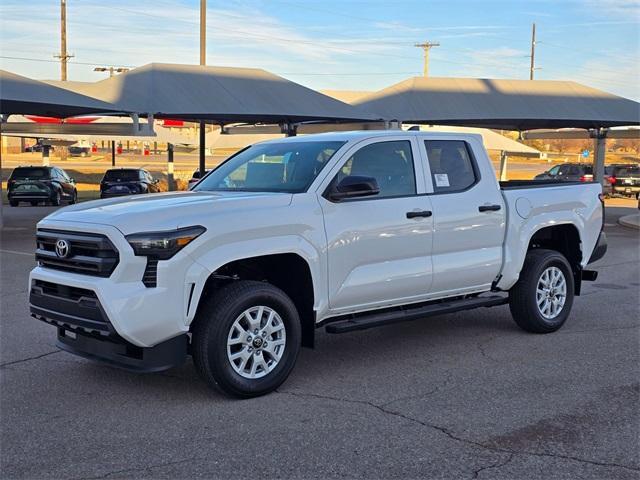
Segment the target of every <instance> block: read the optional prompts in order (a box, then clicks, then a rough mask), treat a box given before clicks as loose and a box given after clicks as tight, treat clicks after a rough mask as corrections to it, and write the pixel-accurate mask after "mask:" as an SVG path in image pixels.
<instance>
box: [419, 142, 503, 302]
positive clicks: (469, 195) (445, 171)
mask: <svg viewBox="0 0 640 480" xmlns="http://www.w3.org/2000/svg"><path fill="white" fill-rule="evenodd" d="M476 142H477V143H476V144H475V145H474V147H475V150H474V149H473V148H472V145H471V144H469V143H468V141H467V140H462V139H460V140H457V139H444V140H428V139H427V140H424V139H423V140H422V141H421V146H422V147H423V148H424V154H425V155H426V158H427V160H428V161H427V162H426V165H425V168H426V169H427V173H426V180H427V189H428V191H429V192H430V199H431V204H432V207H433V221H434V233H433V251H432V263H433V284H432V287H431V292H432V294H433V295H434V296H443V295H454V294H458V293H472V292H475V291H480V290H486V289H489V288H490V286H491V283H492V282H493V280H494V279H495V278H496V276H497V275H498V273H499V271H500V268H501V266H502V243H503V240H504V231H505V206H504V201H503V198H502V195H501V193H500V189H499V186H498V182H497V180H496V178H495V172H494V171H493V169H492V168H491V163H490V161H489V158H488V157H487V156H486V153H485V150H484V147H483V146H482V143H481V142H480V141H476ZM474 151H477V152H480V153H479V154H482V155H483V158H480V159H477V158H475V156H474V153H473V152H474ZM479 160H480V161H479Z"/></svg>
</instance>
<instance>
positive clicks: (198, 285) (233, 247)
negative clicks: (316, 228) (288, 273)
mask: <svg viewBox="0 0 640 480" xmlns="http://www.w3.org/2000/svg"><path fill="white" fill-rule="evenodd" d="M283 253H294V254H297V255H299V256H300V257H302V258H303V259H304V260H305V261H306V262H307V264H308V265H309V270H310V272H311V279H312V283H313V293H314V309H315V310H316V311H324V310H326V308H327V291H326V282H324V281H322V279H323V278H324V277H325V275H323V265H322V264H321V263H322V262H321V259H322V257H321V255H320V252H319V251H318V250H317V249H316V248H315V247H314V246H313V245H312V244H311V243H310V242H309V241H308V240H306V239H305V238H302V237H300V236H297V235H283V236H275V237H269V238H261V239H250V240H244V241H237V242H233V243H228V244H224V245H219V246H216V247H215V248H214V249H212V250H210V251H209V252H207V253H205V254H204V255H201V256H198V257H197V258H195V257H192V258H193V260H194V262H195V263H194V265H192V267H191V268H190V269H189V271H188V272H187V279H188V280H187V281H188V283H190V284H191V283H193V284H194V291H193V295H192V300H191V302H190V304H191V305H193V306H194V307H192V308H190V309H189V314H188V316H187V318H186V324H187V325H189V324H191V322H192V321H193V318H194V317H195V313H196V310H197V309H196V308H195V306H197V305H198V304H199V302H200V298H201V296H202V292H203V290H204V286H205V284H206V282H207V279H208V278H209V276H210V275H211V274H212V273H213V272H215V271H217V270H218V269H220V268H221V267H222V266H224V265H226V264H227V263H230V262H233V261H236V260H243V259H247V258H254V257H261V256H265V255H276V254H283Z"/></svg>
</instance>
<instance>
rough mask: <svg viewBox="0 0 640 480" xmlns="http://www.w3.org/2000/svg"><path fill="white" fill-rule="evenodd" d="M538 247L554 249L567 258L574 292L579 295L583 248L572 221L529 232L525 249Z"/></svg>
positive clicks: (529, 249)
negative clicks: (571, 273)
mask: <svg viewBox="0 0 640 480" xmlns="http://www.w3.org/2000/svg"><path fill="white" fill-rule="evenodd" d="M539 248H545V249H548V250H555V251H557V252H559V253H561V254H562V255H563V256H564V257H565V258H566V259H567V261H568V262H569V265H571V271H572V272H573V280H574V282H573V283H574V290H575V294H576V295H580V288H581V285H582V260H583V258H582V257H583V251H582V250H583V249H582V239H581V237H580V231H579V230H578V228H577V227H576V226H575V225H574V224H572V223H562V224H558V225H550V226H543V227H540V228H538V229H537V230H535V231H534V232H533V233H532V234H531V237H530V238H529V243H528V244H527V250H526V251H527V252H529V251H531V250H534V249H539ZM525 255H526V254H525ZM521 268H522V267H521Z"/></svg>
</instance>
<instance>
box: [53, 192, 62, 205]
mask: <svg viewBox="0 0 640 480" xmlns="http://www.w3.org/2000/svg"><path fill="white" fill-rule="evenodd" d="M61 200H62V195H60V190H56V191H55V192H53V197H52V198H51V205H53V206H54V207H59V206H60V202H61Z"/></svg>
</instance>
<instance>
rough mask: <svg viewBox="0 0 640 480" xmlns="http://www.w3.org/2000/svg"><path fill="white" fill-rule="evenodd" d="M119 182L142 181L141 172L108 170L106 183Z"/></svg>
mask: <svg viewBox="0 0 640 480" xmlns="http://www.w3.org/2000/svg"><path fill="white" fill-rule="evenodd" d="M118 180H120V181H122V180H124V181H128V182H136V181H138V180H140V171H139V170H107V172H106V173H105V174H104V181H105V182H114V181H118Z"/></svg>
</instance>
